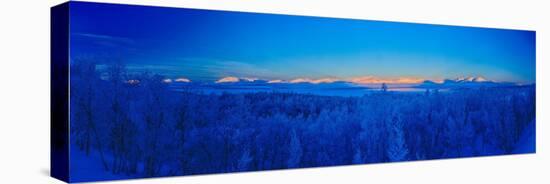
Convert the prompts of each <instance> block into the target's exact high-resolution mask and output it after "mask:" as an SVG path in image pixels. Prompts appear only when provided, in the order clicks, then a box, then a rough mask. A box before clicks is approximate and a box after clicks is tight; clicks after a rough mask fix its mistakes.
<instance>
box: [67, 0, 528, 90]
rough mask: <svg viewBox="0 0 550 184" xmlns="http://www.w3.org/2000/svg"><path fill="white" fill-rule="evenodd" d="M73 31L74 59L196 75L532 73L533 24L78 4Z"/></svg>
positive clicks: (511, 76)
mask: <svg viewBox="0 0 550 184" xmlns="http://www.w3.org/2000/svg"><path fill="white" fill-rule="evenodd" d="M98 7H101V8H98ZM71 40H72V42H71V44H72V45H71V49H72V50H71V54H72V56H73V58H75V57H94V58H116V59H119V60H123V61H124V62H125V63H126V64H127V66H128V68H129V69H136V70H147V71H152V72H155V73H159V74H162V75H165V76H167V77H172V78H176V77H185V78H188V79H190V80H205V81H211V80H217V79H219V78H222V77H227V76H236V77H254V78H261V79H266V80H275V79H281V80H291V79H294V78H312V79H318V78H326V77H332V78H339V79H340V78H354V77H361V76H376V77H379V78H396V77H413V78H421V79H432V80H441V79H445V78H456V77H460V76H483V77H484V78H487V79H490V80H495V81H511V82H521V83H534V82H535V32H533V31H518V30H504V29H487V28H472V27H455V26H440V25H425V24H409V23H395V22H379V21H364V20H344V19H333V18H317V17H304V16H282V15H270V14H250V13H239V12H221V11H208V10H193V9H179V8H177V9H176V8H173V9H171V8H170V9H167V8H157V7H144V6H118V5H104V4H86V5H85V6H83V5H82V4H78V3H75V4H71ZM109 61H110V59H104V60H103V62H109Z"/></svg>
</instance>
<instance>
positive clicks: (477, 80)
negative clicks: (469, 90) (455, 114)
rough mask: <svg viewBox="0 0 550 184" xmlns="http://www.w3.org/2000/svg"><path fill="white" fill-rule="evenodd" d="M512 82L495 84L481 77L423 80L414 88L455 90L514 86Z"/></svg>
mask: <svg viewBox="0 0 550 184" xmlns="http://www.w3.org/2000/svg"><path fill="white" fill-rule="evenodd" d="M515 85H517V84H516V83H512V82H496V81H492V80H487V79H485V78H483V77H459V78H456V79H445V80H443V81H442V82H434V81H431V80H425V81H424V82H422V83H421V84H419V85H416V86H415V87H418V88H456V87H495V86H515Z"/></svg>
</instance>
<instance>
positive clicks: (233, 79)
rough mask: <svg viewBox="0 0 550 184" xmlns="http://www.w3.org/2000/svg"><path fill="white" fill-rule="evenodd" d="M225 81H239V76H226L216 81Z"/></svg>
mask: <svg viewBox="0 0 550 184" xmlns="http://www.w3.org/2000/svg"><path fill="white" fill-rule="evenodd" d="M223 82H239V78H237V77H224V78H221V79H219V80H217V81H216V83H223Z"/></svg>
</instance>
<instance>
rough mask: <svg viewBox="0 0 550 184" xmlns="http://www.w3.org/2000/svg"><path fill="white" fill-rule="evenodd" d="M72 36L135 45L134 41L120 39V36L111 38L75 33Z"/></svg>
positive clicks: (124, 38)
mask: <svg viewBox="0 0 550 184" xmlns="http://www.w3.org/2000/svg"><path fill="white" fill-rule="evenodd" d="M72 35H73V36H78V37H83V38H90V39H95V40H103V41H114V42H122V43H134V40H132V39H130V38H126V37H120V36H111V35H104V34H94V33H73V34H72Z"/></svg>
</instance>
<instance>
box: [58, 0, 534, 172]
mask: <svg viewBox="0 0 550 184" xmlns="http://www.w3.org/2000/svg"><path fill="white" fill-rule="evenodd" d="M65 6H66V8H67V12H66V16H68V17H69V18H68V19H67V20H66V22H67V23H68V24H67V27H68V29H67V30H66V31H67V38H68V48H67V51H66V52H67V54H68V55H67V58H68V59H67V60H65V61H63V62H67V66H68V73H66V74H65V75H66V78H67V79H66V80H68V84H67V86H68V87H67V88H68V90H69V92H68V94H67V98H68V102H67V103H68V107H69V108H67V111H68V112H67V113H68V122H69V123H68V133H66V134H68V138H69V139H68V140H66V141H67V144H68V148H67V149H68V153H67V154H68V155H67V156H68V158H67V159H68V168H67V173H68V178H69V179H68V180H69V181H71V182H79V181H97V180H113V179H130V178H147V177H160V176H182V175H197V174H210V173H230V172H242V171H261V170H274V169H287V168H309V167H324V166H337V165H352V164H369V163H388V162H399V161H415V160H432V159H446V158H459V157H474V156H490V155H506V154H521V153H535V123H536V121H535V83H536V80H535V32H534V31H525V30H509V29H493V28H476V27H460V26H446V25H429V24H413V23H398V22H385V21H368V20H352V19H337V18H322V17H308V16H291V15H275V14H260V13H244V12H229V11H213V10H198V9H185V8H165V7H150V6H131V5H116V4H101V3H85V2H70V3H68V4H66V5H65ZM52 15H54V14H52ZM52 34H56V33H52ZM55 62H58V61H52V66H53V65H55ZM53 67H55V66H53ZM52 72H54V73H52V75H56V74H55V71H54V69H52ZM60 75H63V74H60ZM52 80H53V79H52ZM52 90H54V89H52ZM52 124H54V123H52ZM54 136H55V135H54ZM54 151H55V150H54ZM52 156H55V155H52ZM52 172H55V171H52Z"/></svg>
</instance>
